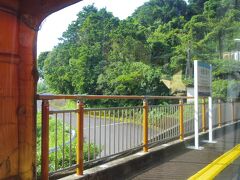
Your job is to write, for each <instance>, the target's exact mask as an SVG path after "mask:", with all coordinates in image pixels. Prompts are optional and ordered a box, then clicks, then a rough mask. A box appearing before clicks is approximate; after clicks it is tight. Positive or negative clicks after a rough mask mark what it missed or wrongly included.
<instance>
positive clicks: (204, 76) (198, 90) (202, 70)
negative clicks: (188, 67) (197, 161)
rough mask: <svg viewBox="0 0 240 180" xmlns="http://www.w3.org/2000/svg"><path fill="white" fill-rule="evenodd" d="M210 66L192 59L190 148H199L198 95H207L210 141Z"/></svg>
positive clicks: (210, 139) (210, 135) (210, 137)
mask: <svg viewBox="0 0 240 180" xmlns="http://www.w3.org/2000/svg"><path fill="white" fill-rule="evenodd" d="M211 96H212V66H211V65H209V64H206V63H203V62H200V61H194V136H195V144H194V147H190V148H191V149H197V150H201V149H203V147H200V146H199V135H198V133H199V118H198V102H199V100H198V97H209V98H208V102H209V142H213V141H212V97H211Z"/></svg>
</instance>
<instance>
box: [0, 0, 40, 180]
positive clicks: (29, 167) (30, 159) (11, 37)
mask: <svg viewBox="0 0 240 180" xmlns="http://www.w3.org/2000/svg"><path fill="white" fill-rule="evenodd" d="M5 2H7V1H5ZM18 6H19V3H18V2H17V1H11V3H9V4H8V3H5V4H4V3H2V2H1V1H0V27H1V28H0V77H1V79H0V96H1V98H0V149H1V150H0V162H3V164H2V165H1V166H0V179H2V178H9V177H12V178H17V177H19V178H20V179H35V164H36V163H35V161H36V127H35V126H36V120H35V98H34V97H35V87H36V86H35V83H36V80H37V76H36V73H35V72H36V71H35V69H36V68H35V67H36V66H35V62H36V47H35V44H36V35H37V32H36V31H35V30H33V29H32V28H31V27H30V26H29V25H28V24H27V18H26V19H25V20H23V19H22V18H20V17H21V16H19V7H18ZM1 146H2V147H1Z"/></svg>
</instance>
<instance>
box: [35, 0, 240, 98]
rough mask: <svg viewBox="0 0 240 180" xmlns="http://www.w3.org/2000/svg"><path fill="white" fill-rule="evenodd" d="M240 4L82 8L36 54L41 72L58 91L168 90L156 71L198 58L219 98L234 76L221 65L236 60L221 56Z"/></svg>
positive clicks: (229, 45) (203, 0) (229, 44)
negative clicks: (209, 70)
mask: <svg viewBox="0 0 240 180" xmlns="http://www.w3.org/2000/svg"><path fill="white" fill-rule="evenodd" d="M239 4H240V3H239V1H238V0H189V1H188V3H186V1H184V0H150V1H149V2H147V3H145V4H144V5H143V6H141V7H139V8H138V9H137V10H136V11H135V12H134V13H133V15H132V16H130V17H128V18H127V19H125V20H119V19H118V18H116V17H114V16H113V15H112V13H110V12H107V11H106V9H100V10H98V9H96V8H95V7H94V6H93V5H91V6H87V7H85V8H84V9H83V10H82V11H81V12H79V14H78V17H77V19H76V20H75V21H74V22H72V23H71V24H70V25H69V27H68V29H67V31H65V32H64V33H63V35H62V37H61V38H60V40H61V42H60V43H59V44H58V45H57V46H56V47H55V48H54V49H53V50H52V51H51V52H44V53H42V54H40V56H39V59H38V66H39V72H40V76H41V77H42V78H44V79H45V82H46V83H47V85H48V87H49V88H50V89H51V90H52V91H55V92H58V93H77V94H111V95H112V94H116V95H117V94H128V95H168V94H169V92H168V90H167V88H166V87H165V86H164V85H163V84H162V83H161V80H162V79H163V77H166V76H171V75H173V74H174V73H175V72H178V71H179V70H182V71H183V73H185V70H186V63H187V62H190V64H192V62H193V60H195V59H198V60H203V61H207V62H210V63H212V64H213V66H214V78H213V80H214V85H213V88H214V95H215V96H216V97H217V96H221V97H222V96H224V97H225V96H226V94H227V91H229V88H231V86H228V85H226V84H227V81H229V80H231V81H232V80H233V79H235V78H237V77H238V74H239V72H238V70H236V68H229V67H228V69H226V67H227V66H231V67H239V63H238V62H236V61H233V60H232V61H231V63H230V64H231V65H230V64H229V62H230V61H226V60H222V59H223V54H224V52H230V51H233V50H235V49H234V48H235V47H236V42H234V39H235V38H239V37H240V31H239V27H240V23H239V22H240V9H239ZM233 69H235V70H233ZM229 74H230V75H229ZM219 87H222V88H219ZM223 94H224V95H223Z"/></svg>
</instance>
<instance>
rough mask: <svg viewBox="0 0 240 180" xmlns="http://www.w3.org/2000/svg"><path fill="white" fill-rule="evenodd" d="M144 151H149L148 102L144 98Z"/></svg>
mask: <svg viewBox="0 0 240 180" xmlns="http://www.w3.org/2000/svg"><path fill="white" fill-rule="evenodd" d="M143 151H144V152H148V102H147V100H146V99H144V100H143Z"/></svg>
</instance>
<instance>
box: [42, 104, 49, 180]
mask: <svg viewBox="0 0 240 180" xmlns="http://www.w3.org/2000/svg"><path fill="white" fill-rule="evenodd" d="M41 141H42V147H41V149H42V154H41V156H42V159H41V179H43V180H47V179H48V173H49V167H48V166H49V159H48V154H49V102H48V100H43V101H42V140H41Z"/></svg>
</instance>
